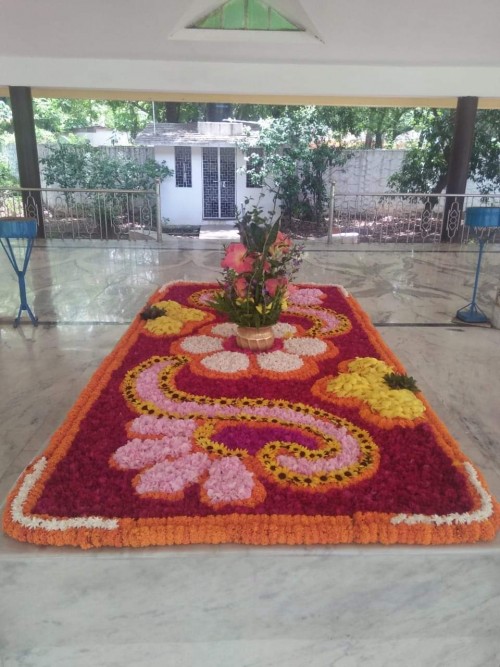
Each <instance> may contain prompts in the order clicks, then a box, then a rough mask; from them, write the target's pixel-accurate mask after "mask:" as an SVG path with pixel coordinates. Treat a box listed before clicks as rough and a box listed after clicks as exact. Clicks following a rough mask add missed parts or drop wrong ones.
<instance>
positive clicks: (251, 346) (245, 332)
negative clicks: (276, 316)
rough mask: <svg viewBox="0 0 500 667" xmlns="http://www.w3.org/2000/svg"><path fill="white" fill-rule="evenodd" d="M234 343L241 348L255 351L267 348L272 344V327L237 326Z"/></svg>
mask: <svg viewBox="0 0 500 667" xmlns="http://www.w3.org/2000/svg"><path fill="white" fill-rule="evenodd" d="M236 344H237V345H238V346H239V347H241V348H242V349H243V350H252V351H255V352H260V351H262V350H269V348H271V347H272V346H273V344H274V332H273V327H272V326H267V327H240V326H238V329H237V330H236Z"/></svg>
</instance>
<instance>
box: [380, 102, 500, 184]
mask: <svg viewBox="0 0 500 667" xmlns="http://www.w3.org/2000/svg"><path fill="white" fill-rule="evenodd" d="M454 122H455V111H454V110H453V109H425V110H421V115H420V120H419V129H420V137H419V139H418V141H417V142H415V143H414V144H413V145H412V146H410V147H409V148H408V150H407V152H406V155H405V158H404V160H403V164H402V166H401V169H400V170H399V171H398V172H396V173H395V174H394V175H393V176H392V177H391V178H390V180H389V184H390V186H391V188H392V189H393V190H396V191H399V192H432V193H439V192H442V191H443V189H444V188H445V186H446V182H447V177H448V162H449V158H450V151H451V144H452V139H453V130H454ZM470 178H471V179H472V180H473V181H474V182H475V183H477V184H478V186H479V188H480V190H481V192H484V193H487V192H493V191H495V190H496V189H498V188H499V187H500V111H498V110H480V111H478V112H477V119H476V126H475V136H474V145H473V148H472V154H471V160H470Z"/></svg>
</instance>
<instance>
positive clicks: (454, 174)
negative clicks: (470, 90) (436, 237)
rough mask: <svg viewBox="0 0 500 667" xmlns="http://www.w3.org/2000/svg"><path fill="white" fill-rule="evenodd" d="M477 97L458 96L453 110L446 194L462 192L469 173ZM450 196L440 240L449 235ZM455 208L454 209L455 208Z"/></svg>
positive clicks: (447, 237) (461, 201) (460, 201)
mask: <svg viewBox="0 0 500 667" xmlns="http://www.w3.org/2000/svg"><path fill="white" fill-rule="evenodd" d="M477 102H478V98H477V97H459V98H458V100H457V108H456V112H455V129H454V134H453V142H452V145H451V151H450V161H449V163H448V180H447V183H446V194H451V195H458V194H464V193H465V188H466V186H467V178H468V175H469V163H470V156H471V153H472V147H473V145H474V128H475V124H476V113H477ZM450 199H452V198H448V199H447V201H446V206H445V210H444V221H443V231H442V234H441V240H442V241H449V240H450V235H449V230H448V226H447V222H448V217H449V214H450V211H451V207H452V203H453V202H452V201H450ZM457 203H458V211H460V212H461V211H462V209H463V197H460V199H459V200H458V202H457ZM455 210H456V209H455Z"/></svg>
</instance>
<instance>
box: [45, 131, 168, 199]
mask: <svg viewBox="0 0 500 667" xmlns="http://www.w3.org/2000/svg"><path fill="white" fill-rule="evenodd" d="M40 163H41V164H42V167H43V173H44V176H45V180H46V182H47V185H58V186H60V187H61V188H82V189H105V190H106V189H109V190H118V189H125V190H152V189H154V186H155V179H156V178H159V179H160V180H164V179H165V178H167V177H168V176H172V174H173V172H172V170H171V169H170V168H169V167H168V166H167V165H166V163H165V162H162V163H161V164H160V163H158V162H156V161H155V160H146V161H145V162H144V163H143V164H138V163H137V162H135V161H134V160H131V159H129V158H124V157H115V158H110V157H108V156H107V155H106V153H104V152H103V151H102V150H100V149H99V148H95V147H92V146H91V145H90V144H89V143H88V142H86V143H84V144H76V145H73V144H57V145H55V146H50V147H49V154H48V155H47V157H45V158H42V159H41V160H40Z"/></svg>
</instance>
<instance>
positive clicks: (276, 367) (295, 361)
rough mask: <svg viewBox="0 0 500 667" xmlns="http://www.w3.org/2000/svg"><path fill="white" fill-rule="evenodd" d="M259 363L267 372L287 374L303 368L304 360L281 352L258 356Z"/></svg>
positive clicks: (265, 353)
mask: <svg viewBox="0 0 500 667" xmlns="http://www.w3.org/2000/svg"><path fill="white" fill-rule="evenodd" d="M257 363H258V364H259V366H260V367H261V368H262V370H265V371H274V372H276V373H287V372H289V371H296V370H297V369H298V368H301V367H302V366H303V363H302V359H301V358H300V357H298V356H297V355H295V354H288V353H287V352H282V351H281V350H276V351H275V352H264V353H262V354H258V355H257Z"/></svg>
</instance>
